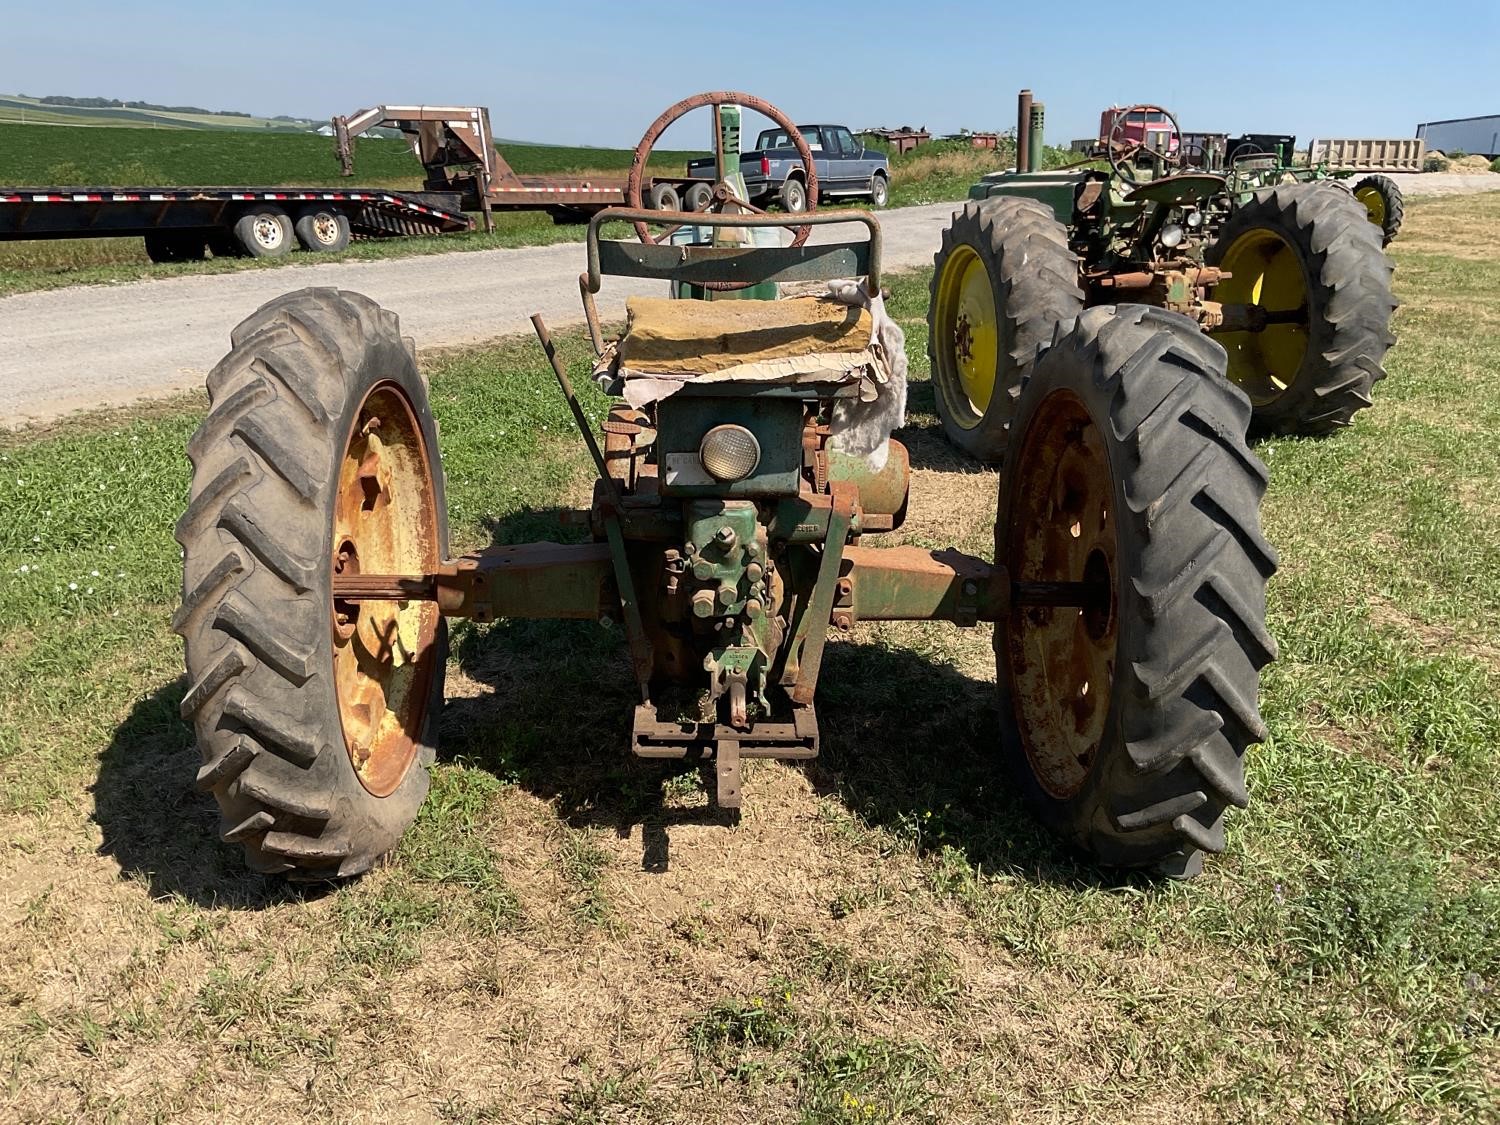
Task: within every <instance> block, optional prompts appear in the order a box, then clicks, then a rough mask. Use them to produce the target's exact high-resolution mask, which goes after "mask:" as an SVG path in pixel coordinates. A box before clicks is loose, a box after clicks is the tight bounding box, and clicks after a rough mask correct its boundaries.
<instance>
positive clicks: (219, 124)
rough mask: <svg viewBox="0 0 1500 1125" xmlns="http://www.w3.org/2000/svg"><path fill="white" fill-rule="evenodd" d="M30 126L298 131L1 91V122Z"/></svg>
mask: <svg viewBox="0 0 1500 1125" xmlns="http://www.w3.org/2000/svg"><path fill="white" fill-rule="evenodd" d="M5 121H15V122H19V123H21V124H23V125H24V124H30V125H44V124H56V125H72V126H100V125H115V126H133V127H137V128H150V129H256V130H271V129H280V130H295V129H297V128H298V126H297V124H296V123H295V122H291V121H274V120H272V119H270V118H266V117H249V116H241V115H239V114H221V113H186V112H179V111H176V110H161V109H132V108H128V107H125V106H118V107H115V106H98V107H95V106H73V105H52V104H48V103H46V102H43V101H41V100H40V99H38V98H24V97H21V96H20V95H19V94H0V122H5Z"/></svg>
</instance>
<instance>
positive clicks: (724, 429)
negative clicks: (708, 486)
mask: <svg viewBox="0 0 1500 1125" xmlns="http://www.w3.org/2000/svg"><path fill="white" fill-rule="evenodd" d="M698 459H699V460H700V461H702V462H703V467H704V468H705V469H707V470H708V474H709V476H711V477H713V478H714V479H715V480H718V481H736V480H744V479H745V478H746V477H748V476H749V475H750V474H751V473H753V472H755V467H756V466H757V465H759V464H760V442H758V441H756V440H755V435H754V434H752V433H751V432H750V431H749V430H747V429H745V427H744V426H715V427H714V428H713V429H711V430H709V431H708V433H706V434H705V435H704V436H703V444H702V445H700V446H699V447H698Z"/></svg>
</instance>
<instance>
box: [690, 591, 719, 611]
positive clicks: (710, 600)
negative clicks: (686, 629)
mask: <svg viewBox="0 0 1500 1125" xmlns="http://www.w3.org/2000/svg"><path fill="white" fill-rule="evenodd" d="M713 615H714V595H713V592H712V591H710V590H699V591H698V592H697V593H696V594H694V595H693V616H694V617H712V616H713Z"/></svg>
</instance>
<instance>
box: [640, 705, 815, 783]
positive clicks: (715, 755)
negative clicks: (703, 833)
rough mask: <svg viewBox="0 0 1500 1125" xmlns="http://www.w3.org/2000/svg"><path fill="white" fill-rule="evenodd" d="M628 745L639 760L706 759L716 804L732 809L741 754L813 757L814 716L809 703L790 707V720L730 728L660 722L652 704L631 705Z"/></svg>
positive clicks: (754, 756) (691, 723)
mask: <svg viewBox="0 0 1500 1125" xmlns="http://www.w3.org/2000/svg"><path fill="white" fill-rule="evenodd" d="M631 749H632V750H633V751H634V752H635V754H636V755H637V756H638V757H641V758H698V759H702V760H705V761H706V760H709V759H712V760H713V762H714V770H715V773H716V774H717V798H716V799H717V801H718V804H719V807H720V808H725V809H737V808H739V807H740V801H741V789H742V783H741V776H740V768H741V767H740V763H741V760H742V759H744V758H786V759H793V760H799V761H805V760H807V759H810V758H816V757H817V756H818V716H817V713H816V712H815V711H814V710H813V707H812V705H811V704H808V705H806V706H800V705H797V706H793V707H792V719H791V722H776V723H771V722H757V723H755V724H754V725H753V726H751V727H749V728H748V729H746V730H736V729H735V728H734V727H731V726H725V725H724V724H723V723H717V722H707V721H704V722H676V723H669V722H662V721H661V720H660V719H658V718H657V715H656V707H655V705H653V704H651V703H643V704H641V705H639V706H638V707H636V709H635V722H634V724H633V725H632V730H631Z"/></svg>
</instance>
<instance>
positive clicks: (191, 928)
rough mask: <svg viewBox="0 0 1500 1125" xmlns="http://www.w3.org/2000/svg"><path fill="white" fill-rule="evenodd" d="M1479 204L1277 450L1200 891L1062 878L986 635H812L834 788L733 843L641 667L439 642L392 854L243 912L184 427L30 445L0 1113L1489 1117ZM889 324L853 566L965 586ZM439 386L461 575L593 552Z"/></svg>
mask: <svg viewBox="0 0 1500 1125" xmlns="http://www.w3.org/2000/svg"><path fill="white" fill-rule="evenodd" d="M1497 201H1500V196H1486V197H1478V198H1476V199H1472V200H1462V199H1442V200H1417V201H1414V202H1413V204H1412V206H1411V208H1410V209H1409V210H1408V222H1409V224H1410V229H1413V230H1414V231H1415V234H1414V235H1413V240H1412V241H1411V242H1410V243H1408V242H1407V241H1406V240H1407V232H1406V231H1403V235H1402V239H1401V240H1399V241H1398V242H1397V243H1396V244H1395V245H1394V247H1393V251H1394V253H1395V255H1396V258H1397V261H1398V264H1399V269H1398V272H1397V275H1396V276H1397V286H1398V293H1399V295H1400V296H1401V298H1402V299H1403V301H1404V302H1405V304H1404V306H1403V308H1402V310H1401V311H1400V313H1399V314H1398V322H1397V328H1396V330H1397V332H1398V333H1399V334H1400V337H1401V342H1400V344H1399V345H1398V347H1397V348H1396V349H1395V350H1394V351H1393V352H1392V353H1391V357H1390V370H1391V377H1390V379H1388V380H1386V381H1385V382H1383V383H1382V384H1380V385H1379V386H1378V387H1377V388H1376V405H1375V408H1374V409H1372V410H1370V411H1366V412H1363V413H1361V414H1360V415H1359V417H1358V419H1357V421H1356V423H1355V425H1354V426H1353V427H1352V428H1351V429H1350V430H1349V431H1347V432H1345V433H1343V434H1340V435H1338V436H1337V437H1335V438H1333V439H1331V440H1328V441H1300V440H1295V439H1278V440H1275V441H1269V442H1265V443H1262V444H1261V445H1260V446H1259V447H1258V452H1259V453H1260V455H1261V456H1262V457H1263V458H1264V460H1265V461H1266V463H1267V464H1268V466H1269V467H1270V470H1271V474H1272V480H1271V490H1270V493H1269V495H1268V499H1267V505H1266V510H1265V517H1266V527H1267V531H1268V534H1269V535H1270V537H1271V539H1272V540H1273V542H1275V543H1276V544H1277V546H1278V547H1279V548H1280V550H1281V554H1282V560H1283V568H1282V570H1281V572H1280V573H1279V575H1278V577H1277V578H1276V580H1275V581H1274V582H1273V584H1272V587H1271V622H1270V624H1271V627H1272V629H1273V631H1274V632H1275V634H1276V636H1277V638H1278V640H1279V642H1280V645H1281V658H1280V660H1279V661H1278V662H1277V663H1276V664H1274V665H1272V666H1271V668H1270V669H1269V673H1268V676H1267V679H1266V682H1265V688H1264V692H1263V696H1264V699H1263V710H1264V713H1265V715H1266V719H1267V722H1268V724H1269V726H1270V728H1271V739H1270V740H1269V742H1268V743H1267V744H1266V745H1265V746H1262V747H1257V748H1254V749H1252V750H1251V752H1250V757H1249V779H1248V780H1249V787H1250V792H1251V805H1250V807H1249V808H1248V809H1246V810H1243V811H1240V812H1238V814H1237V815H1234V816H1232V817H1231V820H1230V826H1229V845H1228V850H1227V851H1226V853H1225V854H1224V855H1223V856H1220V857H1217V858H1216V859H1214V860H1212V861H1211V862H1210V863H1209V865H1208V867H1207V870H1206V872H1205V874H1204V876H1203V877H1202V878H1201V879H1199V880H1197V881H1196V882H1194V883H1191V884H1187V885H1177V884H1162V883H1158V882H1154V881H1151V880H1148V879H1145V878H1143V877H1139V876H1128V875H1115V874H1109V873H1101V872H1098V871H1096V870H1094V869H1093V868H1091V867H1090V866H1089V865H1088V864H1087V863H1085V862H1082V861H1080V860H1079V859H1078V858H1077V857H1075V856H1073V855H1072V854H1071V853H1069V852H1067V851H1066V850H1065V849H1062V848H1060V847H1058V846H1057V845H1056V844H1055V843H1054V842H1052V841H1051V840H1050V839H1048V838H1046V837H1045V836H1044V835H1043V834H1042V833H1041V832H1040V831H1039V830H1038V829H1037V827H1036V824H1035V822H1034V820H1033V819H1032V818H1031V817H1030V815H1029V814H1028V813H1027V811H1026V810H1025V809H1024V807H1022V805H1021V804H1020V802H1019V801H1018V799H1017V797H1016V794H1015V791H1014V788H1013V786H1012V785H1011V784H1010V782H1008V781H1007V780H1006V778H1005V775H1004V773H1003V771H1001V770H1000V769H999V768H998V766H997V763H996V762H995V760H994V745H995V730H996V728H997V725H998V724H999V723H1001V722H1004V721H1005V717H1004V716H999V715H997V714H995V712H994V710H993V707H992V706H991V705H990V698H991V693H992V688H993V684H992V679H993V675H994V666H993V655H992V652H991V647H990V646H991V640H992V632H991V630H989V629H988V628H986V627H979V628H976V629H972V630H967V631H961V630H958V629H955V628H953V627H952V626H947V625H939V624H920V623H918V624H904V625H903V624H885V625H860V626H857V627H856V628H855V629H854V630H853V632H852V633H851V634H848V635H836V636H834V637H833V638H832V640H831V642H830V645H829V648H828V652H827V656H826V660H825V668H824V677H823V680H822V682H821V685H820V691H819V700H818V710H819V716H820V719H821V722H822V730H823V736H824V745H823V754H822V756H821V758H820V759H819V760H818V761H817V762H815V763H812V764H809V765H807V766H797V765H791V764H784V763H766V762H751V763H749V764H748V768H747V770H746V776H745V800H746V808H745V812H744V816H743V819H742V821H741V823H739V824H738V825H735V826H731V825H729V824H727V823H725V822H724V821H723V819H722V818H720V817H718V816H717V815H715V814H714V813H713V812H712V811H711V810H710V808H709V801H708V798H707V796H706V792H705V790H706V786H707V785H711V784H712V779H711V777H707V776H705V772H706V771H703V770H701V769H699V768H698V767H697V766H695V765H693V764H691V763H675V764H673V763H650V762H638V761H635V760H632V759H631V758H630V757H629V755H628V753H627V750H626V746H627V740H628V731H629V709H630V705H631V701H632V695H633V692H632V686H631V682H630V677H629V673H628V666H627V662H626V659H625V653H624V646H623V642H622V639H621V637H620V635H619V630H618V629H606V628H602V627H600V626H598V625H596V624H593V623H588V622H557V623H553V622H508V623H500V624H497V625H493V626H469V625H459V626H457V627H456V628H455V629H454V632H453V645H452V656H451V662H450V667H449V675H448V697H449V700H448V704H447V707H446V711H445V714H444V716H443V723H442V737H441V750H440V755H439V762H438V764H437V765H436V766H435V768H434V771H433V786H432V791H431V793H430V795H429V798H428V801H427V804H426V805H425V807H424V809H423V811H422V813H421V815H420V817H419V818H418V821H417V823H416V825H415V826H414V828H413V830H412V831H411V833H410V834H409V835H408V837H407V838H406V839H405V840H404V841H403V843H402V844H401V845H400V847H399V848H398V849H397V850H396V852H395V853H394V854H393V855H392V856H391V857H390V859H389V861H388V862H387V863H385V864H383V865H382V866H381V867H380V868H379V869H377V870H376V871H374V872H373V873H371V874H370V875H369V876H368V877H366V878H364V879H362V880H360V881H358V882H356V883H352V884H349V885H347V886H342V887H339V888H336V889H329V888H296V887H291V886H288V885H286V884H282V883H279V882H277V881H275V880H268V879H262V878H260V877H257V876H253V875H250V874H248V873H247V872H245V870H244V867H243V864H242V862H241V858H240V855H239V853H238V851H237V849H235V848H234V847H232V846H229V845H224V844H222V843H220V842H219V840H218V837H217V833H218V828H219V824H218V815H217V810H216V808H215V807H214V805H213V803H212V801H211V800H209V799H208V798H206V797H204V796H203V795H201V794H199V793H197V792H196V791H195V790H194V789H193V788H192V776H193V773H194V771H195V769H196V768H197V752H196V750H195V749H194V747H193V746H192V738H191V733H190V732H189V731H188V730H187V728H186V727H184V725H183V724H182V723H181V721H180V719H179V717H178V714H177V708H178V705H179V703H180V700H181V696H182V692H183V685H182V682H181V678H180V668H181V664H180V660H181V654H180V649H179V646H178V644H177V641H176V639H175V638H174V637H173V636H172V635H171V633H170V631H169V626H168V622H169V619H170V615H171V613H172V611H173V609H174V606H175V600H176V597H177V590H176V587H177V582H178V574H177V570H176V568H177V565H178V559H177V552H176V546H175V544H174V543H173V541H172V539H171V527H172V523H173V521H174V520H175V518H176V515H177V511H178V508H179V506H180V504H181V502H182V497H183V496H184V495H185V494H186V465H185V462H184V459H183V454H182V450H183V446H184V444H185V443H186V441H187V438H188V436H189V435H190V434H191V432H192V430H193V428H194V426H195V425H196V422H197V419H198V417H199V416H200V415H201V411H202V403H201V400H188V401H185V402H180V403H175V404H169V405H167V406H164V407H162V408H160V409H159V410H157V411H153V412H151V413H150V415H149V416H146V415H143V416H140V417H132V418H126V417H124V416H118V415H117V416H112V417H109V418H105V419H103V420H99V421H96V422H93V423H85V424H77V425H73V424H70V425H65V426H62V427H59V428H57V429H55V430H54V431H52V432H49V433H34V434H25V435H19V436H9V437H5V438H0V509H3V510H4V511H5V512H6V513H7V515H8V516H9V517H10V518H9V519H8V520H7V521H5V523H4V524H3V525H0V574H3V575H5V577H6V582H7V590H8V596H7V598H6V599H3V600H0V833H3V838H4V839H5V841H6V843H7V846H6V847H5V848H3V849H0V930H3V933H4V935H5V938H6V941H5V946H4V950H5V951H4V953H3V954H0V999H3V1003H0V1054H3V1057H4V1059H5V1060H6V1064H7V1065H6V1071H5V1074H6V1088H5V1092H4V1105H5V1107H6V1110H5V1114H4V1115H3V1116H5V1117H6V1118H7V1119H19V1120H23V1121H29V1120H57V1119H64V1120H95V1119H110V1118H119V1119H125V1120H137V1119H147V1118H162V1119H169V1120H174V1121H176V1120H184V1121H221V1120H242V1119H246V1118H250V1117H256V1118H266V1119H276V1120H309V1121H313V1120H317V1121H322V1120H379V1121H385V1120H440V1121H501V1122H510V1121H535V1120H543V1121H552V1120H570V1121H639V1122H657V1121H673V1122H694V1123H699V1122H755V1123H759V1122H767V1121H811V1122H850V1121H861V1122H865V1121H933V1122H951V1121H959V1122H963V1121H975V1122H980V1121H982V1122H992V1121H1007V1120H1016V1121H1028V1122H1029V1121H1057V1122H1064V1121H1066V1122H1071V1121H1079V1120H1101V1119H1104V1120H1116V1119H1119V1120H1131V1121H1177V1120H1183V1119H1188V1120H1236V1121H1238V1120H1246V1119H1266V1120H1300V1119H1313V1120H1334V1119H1350V1120H1382V1119H1385V1120H1403V1121H1405V1120H1418V1121H1424V1120H1485V1119H1488V1118H1490V1117H1493V1116H1494V1113H1495V1109H1496V1106H1495V1102H1494V1090H1495V1088H1496V1083H1497V1080H1500V1057H1497V1052H1496V1049H1495V1035H1496V1031H1497V1028H1500V1008H1497V996H1500V988H1497V981H1500V853H1497V851H1496V848H1495V845H1494V841H1495V840H1497V839H1500V805H1497V803H1496V802H1495V801H1493V800H1492V799H1491V796H1492V794H1493V792H1494V791H1495V789H1496V788H1497V786H1500V767H1497V764H1496V759H1495V755H1494V753H1493V748H1494V746H1495V744H1496V742H1497V740H1500V705H1497V702H1496V700H1497V699H1500V669H1497V668H1496V667H1495V665H1494V663H1493V654H1494V652H1495V651H1496V649H1497V647H1500V633H1497V629H1496V626H1495V621H1496V620H1500V547H1497V544H1500V510H1497V509H1496V508H1494V507H1492V506H1488V505H1486V504H1485V503H1484V502H1483V500H1484V498H1485V497H1487V496H1493V495H1495V494H1496V493H1497V492H1500V452H1497V451H1500V372H1497V371H1496V369H1495V367H1494V365H1493V364H1492V363H1491V362H1490V361H1489V357H1490V356H1492V355H1493V354H1494V353H1495V351H1496V349H1497V348H1500V322H1496V321H1495V320H1494V318H1493V317H1491V316H1490V315H1489V314H1488V310H1489V308H1490V305H1491V303H1492V297H1491V295H1492V293H1493V291H1494V287H1495V286H1496V285H1497V284H1500V261H1497V260H1496V256H1495V252H1494V250H1493V249H1492V247H1493V245H1494V243H1493V241H1492V240H1491V241H1489V242H1486V243H1482V244H1480V246H1479V247H1478V248H1476V247H1475V246H1474V245H1471V244H1470V242H1469V241H1468V240H1469V238H1470V235H1469V233H1468V232H1470V231H1474V232H1476V234H1477V233H1478V232H1483V231H1486V230H1488V227H1489V225H1490V224H1493V223H1496V222H1500V212H1497V211H1496V210H1495V204H1496V203H1497ZM1443 232H1448V233H1446V234H1445V233H1443ZM1453 232H1463V233H1462V234H1461V235H1460V234H1455V233H1453ZM1460 254H1464V255H1472V256H1468V257H1460ZM889 283H890V284H891V286H892V288H893V294H892V298H891V301H890V302H889V307H890V309H891V312H892V315H893V316H895V317H896V318H897V319H898V320H899V321H900V322H901V323H902V325H903V326H904V327H905V328H906V330H907V333H908V350H909V355H910V358H911V360H912V365H913V381H912V384H911V388H910V402H911V409H910V416H909V419H908V424H907V426H906V427H905V428H904V429H903V430H902V431H900V432H899V433H898V435H897V436H898V437H899V438H900V440H902V441H904V442H905V443H906V444H907V446H908V448H909V450H910V452H911V458H912V464H913V475H912V497H911V505H910V516H909V519H908V522H907V524H906V525H905V526H904V527H903V528H902V529H900V530H899V531H898V532H896V533H894V534H892V535H889V536H879V537H870V538H869V539H868V540H867V542H868V543H870V544H872V545H875V544H877V543H880V542H890V543H911V544H916V545H919V546H925V547H932V548H939V547H945V546H949V545H957V546H959V547H962V548H964V549H966V550H969V551H971V552H974V553H979V554H984V553H986V552H987V551H988V549H989V547H988V544H989V543H990V539H991V534H992V521H993V512H994V509H995V500H996V495H997V477H996V474H995V473H994V472H993V471H992V470H990V469H986V468H984V467H982V466H980V465H978V464H976V463H974V462H973V461H970V460H968V459H967V458H965V457H963V456H962V455H960V454H958V453H956V452H955V451H954V450H953V448H952V447H951V446H950V445H949V444H948V443H947V442H946V441H945V440H944V439H943V438H942V436H941V433H940V430H939V428H938V425H937V421H936V418H935V416H934V413H933V397H932V389H931V385H930V383H929V382H928V381H927V380H926V379H925V378H924V373H925V343H926V342H925V321H924V315H923V313H924V309H925V304H926V299H927V276H926V274H925V273H919V274H908V275H898V276H895V277H893V278H891V279H890V282H889ZM558 342H559V347H560V350H561V353H562V356H563V358H564V361H565V362H566V363H568V365H569V367H570V370H572V372H573V373H574V379H575V385H576V386H577V387H578V390H579V393H580V395H581V396H582V399H583V404H584V407H585V409H586V410H587V411H588V412H589V414H590V415H591V416H592V417H594V418H596V419H597V418H599V417H600V416H601V415H602V413H603V410H604V407H605V402H604V400H603V399H602V398H601V397H600V396H599V395H598V394H597V393H596V392H595V390H594V388H593V386H592V384H591V383H589V382H588V381H587V380H585V379H584V378H583V373H584V371H585V370H586V364H587V362H588V358H589V355H590V353H589V350H588V349H587V347H586V346H585V344H584V343H583V342H582V340H581V339H580V337H578V336H577V335H576V334H559V337H558ZM424 358H425V359H426V364H427V367H428V370H429V373H430V375H431V376H432V385H433V400H434V401H433V407H434V412H435V414H436V415H437V417H438V418H439V419H440V420H441V421H442V425H443V429H442V442H443V454H444V459H445V464H446V466H447V472H448V486H449V503H450V508H451V511H452V516H453V526H454V539H455V545H456V546H457V547H459V548H461V549H462V548H468V547H475V546H480V545H483V544H486V543H489V542H491V541H498V542H525V541H530V540H534V539H538V538H545V537H554V538H556V537H561V538H567V537H570V536H573V537H576V536H577V535H578V534H579V532H578V531H577V530H576V529H575V528H572V527H570V526H569V525H567V524H565V523H564V522H563V521H560V520H559V518H558V515H557V512H556V509H557V508H558V507H560V506H561V507H570V506H576V505H580V504H583V503H586V502H587V500H588V497H589V494H590V489H591V469H590V467H589V463H588V460H587V456H586V454H584V452H583V450H582V449H581V447H580V443H579V441H578V439H577V437H576V435H575V434H573V432H572V431H571V425H572V423H571V420H570V418H569V415H568V412H567V408H566V407H565V406H564V405H563V404H562V403H561V401H560V400H559V399H558V396H557V394H556V391H555V386H554V385H553V384H552V383H551V375H550V372H549V370H548V368H547V366H546V363H545V361H544V360H542V359H541V357H540V356H539V355H538V353H537V352H536V349H535V345H534V343H526V342H513V343H507V344H504V345H501V346H498V347H494V348H488V349H483V350H477V351H462V352H452V353H447V354H445V355H441V356H436V357H424ZM94 572H97V574H96V573H94Z"/></svg>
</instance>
